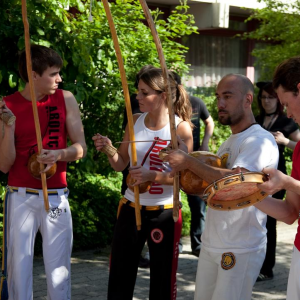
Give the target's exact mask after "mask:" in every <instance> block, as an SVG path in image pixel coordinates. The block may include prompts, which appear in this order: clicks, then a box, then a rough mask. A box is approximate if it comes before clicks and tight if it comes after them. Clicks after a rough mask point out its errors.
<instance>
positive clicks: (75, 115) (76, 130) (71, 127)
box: [38, 91, 87, 172]
mask: <svg viewBox="0 0 300 300" xmlns="http://www.w3.org/2000/svg"><path fill="white" fill-rule="evenodd" d="M63 94H64V98H65V103H66V111H67V112H66V114H67V115H66V128H67V133H68V136H69V138H70V140H71V143H72V144H71V145H70V146H69V147H67V148H65V149H58V150H48V149H43V150H42V151H41V155H40V156H39V158H38V161H39V162H40V163H43V164H47V168H46V169H45V170H44V172H45V171H47V169H49V168H50V167H51V166H52V165H53V164H54V163H55V162H56V161H74V160H78V159H80V158H83V157H84V156H85V155H86V151H87V147H86V143H85V137H84V130H83V125H82V121H81V117H80V111H79V107H78V104H77V101H76V99H75V97H74V96H73V94H72V93H71V92H69V91H63Z"/></svg>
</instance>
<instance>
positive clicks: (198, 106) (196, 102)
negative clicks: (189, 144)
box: [189, 96, 210, 151]
mask: <svg viewBox="0 0 300 300" xmlns="http://www.w3.org/2000/svg"><path fill="white" fill-rule="evenodd" d="M189 98H190V102H191V105H192V110H193V113H192V118H191V121H192V123H193V124H194V125H195V127H194V128H193V139H194V147H193V148H194V149H193V151H197V150H198V149H199V147H200V119H201V120H202V121H205V120H206V119H207V118H208V117H209V116H210V114H209V112H208V110H207V108H206V106H205V104H204V102H203V101H202V100H201V99H199V98H197V97H194V96H189Z"/></svg>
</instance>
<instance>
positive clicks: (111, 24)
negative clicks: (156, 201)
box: [102, 0, 142, 230]
mask: <svg viewBox="0 0 300 300" xmlns="http://www.w3.org/2000/svg"><path fill="white" fill-rule="evenodd" d="M102 3H103V6H104V9H105V13H106V17H107V20H108V24H109V28H110V32H111V35H112V38H113V41H114V47H115V51H116V55H117V60H118V65H119V69H120V75H121V81H122V87H123V93H124V97H125V104H126V112H127V119H128V129H129V139H130V141H132V142H133V143H132V144H131V147H130V148H131V164H132V166H136V165H137V155H136V146H135V143H134V140H135V137H134V124H133V116H132V110H131V103H130V96H129V91H128V84H127V79H126V74H125V69H124V64H123V58H122V54H121V49H120V46H119V41H118V36H117V32H116V28H115V25H114V21H113V18H112V14H111V11H110V8H109V4H108V2H107V0H102ZM134 199H135V218H136V226H137V229H138V230H141V224H142V221H141V211H140V196H139V186H138V185H136V186H134Z"/></svg>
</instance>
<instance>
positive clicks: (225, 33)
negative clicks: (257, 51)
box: [151, 0, 264, 88]
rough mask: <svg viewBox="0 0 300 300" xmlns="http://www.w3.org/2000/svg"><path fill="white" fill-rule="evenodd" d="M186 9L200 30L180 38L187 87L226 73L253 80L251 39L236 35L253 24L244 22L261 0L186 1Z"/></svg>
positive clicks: (169, 2) (158, 0)
mask: <svg viewBox="0 0 300 300" xmlns="http://www.w3.org/2000/svg"><path fill="white" fill-rule="evenodd" d="M176 4H179V1H178V0H177V1H176V0H163V1H162V0H154V1H151V5H152V6H158V7H160V6H163V7H164V9H166V6H169V7H170V9H172V7H174V6H175V5H176ZM188 5H189V6H190V10H189V13H190V14H193V15H194V18H195V22H196V26H197V27H198V32H199V34H193V35H191V36H188V37H187V38H185V39H184V40H183V43H184V44H185V45H186V46H187V47H189V51H188V53H187V56H186V62H187V63H188V64H190V65H191V67H190V68H191V71H190V73H189V77H187V78H183V80H184V82H185V85H186V86H187V87H192V88H195V87H199V86H200V87H210V86H214V85H215V84H217V82H218V81H219V80H220V79H221V78H222V77H223V76H224V75H226V74H228V73H239V74H243V75H246V76H248V77H249V78H250V79H251V80H252V81H253V82H254V81H255V80H256V79H257V78H258V76H259V73H258V71H257V70H255V68H254V65H253V64H254V58H253V57H252V56H251V51H252V50H253V48H254V46H255V44H254V41H250V40H242V39H241V38H239V37H236V35H237V34H242V33H243V32H247V31H250V30H252V29H253V27H255V24H254V23H253V22H248V23H245V22H244V21H245V19H246V18H247V17H248V16H249V15H250V12H251V9H253V8H262V7H263V6H264V3H258V2H257V1H256V0H247V1H246V0H217V1H199V0H193V1H189V2H188Z"/></svg>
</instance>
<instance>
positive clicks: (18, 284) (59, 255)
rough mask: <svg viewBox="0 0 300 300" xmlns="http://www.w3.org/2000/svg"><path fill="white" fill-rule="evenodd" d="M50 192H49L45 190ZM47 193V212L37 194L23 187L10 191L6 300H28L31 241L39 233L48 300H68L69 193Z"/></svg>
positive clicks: (69, 290) (69, 249)
mask: <svg viewBox="0 0 300 300" xmlns="http://www.w3.org/2000/svg"><path fill="white" fill-rule="evenodd" d="M48 191H51V190H48ZM57 193H58V195H50V194H49V197H48V198H49V204H50V212H51V213H47V212H46V211H45V208H44V200H43V193H42V190H39V194H38V195H33V194H29V193H26V189H25V188H19V189H18V191H17V192H12V193H11V192H9V196H8V197H9V198H8V203H7V205H8V207H7V208H8V210H7V215H8V216H7V271H8V276H7V281H8V293H9V300H31V299H32V297H33V295H32V282H33V279H32V271H33V255H34V241H35V237H36V233H37V231H38V230H39V231H40V232H41V235H42V238H43V257H44V264H45V271H46V276H47V299H48V300H67V299H71V252H72V243H73V234H72V217H71V212H70V207H69V202H68V198H67V196H68V194H67V193H68V192H67V193H66V194H65V193H64V190H63V189H58V190H57Z"/></svg>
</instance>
